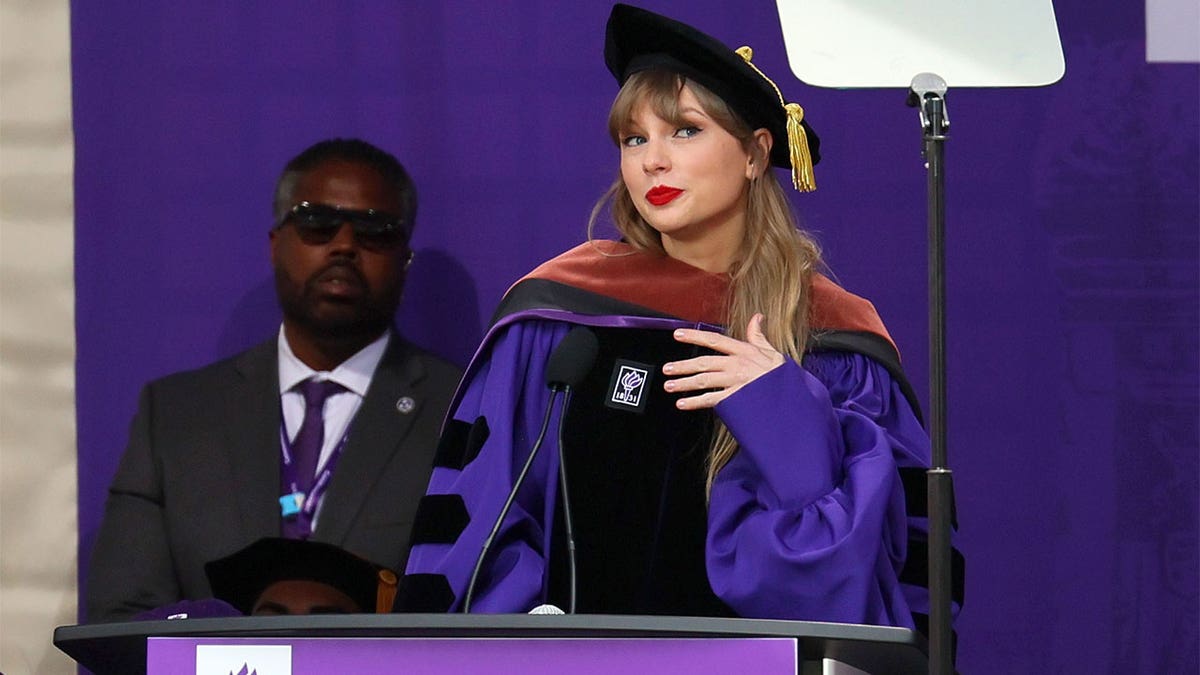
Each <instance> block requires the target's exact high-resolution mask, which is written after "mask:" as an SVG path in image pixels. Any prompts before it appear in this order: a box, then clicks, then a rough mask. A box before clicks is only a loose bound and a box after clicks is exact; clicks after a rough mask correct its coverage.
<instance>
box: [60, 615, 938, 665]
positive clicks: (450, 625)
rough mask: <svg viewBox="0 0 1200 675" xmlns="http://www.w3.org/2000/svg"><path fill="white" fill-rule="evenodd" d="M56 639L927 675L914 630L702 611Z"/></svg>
mask: <svg viewBox="0 0 1200 675" xmlns="http://www.w3.org/2000/svg"><path fill="white" fill-rule="evenodd" d="M54 644H55V645H56V646H57V647H58V648H59V649H61V650H62V651H63V652H65V653H67V654H68V655H69V656H71V657H72V658H74V659H75V660H76V661H77V662H78V663H79V664H80V665H81V666H84V667H85V668H87V669H89V670H90V671H92V672H93V673H94V674H95V675H108V674H110V673H112V674H117V673H119V674H121V675H128V674H130V673H134V674H138V673H148V675H162V674H164V673H171V674H172V675H179V674H184V675H191V674H193V673H194V674H195V675H213V674H214V673H219V674H220V675H239V672H241V673H242V675H249V674H250V673H255V672H256V673H257V674H258V675H277V674H278V675H284V674H286V675H309V674H315V673H331V672H354V673H361V674H362V675H372V674H374V673H393V672H403V673H406V674H413V675H417V674H422V673H461V672H471V673H481V674H497V675H498V674H502V673H503V674H508V673H513V674H516V673H520V674H521V675H537V674H539V673H562V672H571V673H573V674H576V675H578V674H586V673H611V672H622V673H638V672H646V673H651V672H653V673H656V674H657V675H665V674H668V673H689V675H694V674H697V673H699V674H703V673H729V672H738V673H746V674H747V675H776V674H779V675H784V674H792V675H794V674H796V673H803V674H805V675H811V674H816V673H829V674H845V675H851V674H856V673H870V674H872V675H889V674H893V673H894V674H905V675H907V674H909V673H926V672H927V671H928V654H927V645H926V642H925V638H924V637H922V636H921V635H919V634H917V633H915V632H914V631H911V630H908V629H904V628H892V627H886V626H866V625H857V624H839V623H821V622H809V621H774V620H760V619H719V618H707V617H657V616H616V615H580V614H576V615H524V614H521V615H512V614H492V615H487V614H476V615H462V614H353V615H308V616H273V617H234V618H213V619H182V620H173V621H142V622H131V623H110V624H90V625H79V626H61V627H59V628H57V629H55V631H54ZM222 659H224V660H222ZM568 669H569V670H568Z"/></svg>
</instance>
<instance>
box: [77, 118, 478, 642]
mask: <svg viewBox="0 0 1200 675" xmlns="http://www.w3.org/2000/svg"><path fill="white" fill-rule="evenodd" d="M415 215H416V193H415V190H414V187H413V184H412V181H411V180H410V178H409V177H408V174H407V173H406V172H405V170H404V168H403V167H402V166H401V165H400V163H399V162H398V161H396V159H395V158H394V157H392V156H391V155H389V154H387V153H386V152H383V151H382V150H379V149H378V148H376V147H374V146H372V145H370V144H368V143H365V142H363V141H359V140H342V139H335V140H330V141H323V142H321V143H317V144H316V145H314V146H312V147H310V148H308V149H307V150H305V151H304V152H302V153H300V154H299V155H298V156H296V157H295V158H294V159H292V161H290V162H289V163H288V164H287V166H286V167H285V168H284V171H283V174H282V176H281V177H280V179H279V182H278V185H277V188H276V192H275V199H274V223H273V226H272V227H271V228H270V231H269V238H270V251H271V263H272V267H273V268H274V274H275V286H276V291H277V294H278V297H279V303H280V307H281V309H282V313H283V325H282V326H281V327H280V331H279V334H278V335H277V336H275V337H273V338H271V339H270V340H267V341H266V342H264V343H262V344H260V345H258V346H257V347H254V348H252V349H250V350H248V351H246V352H243V353H241V354H238V355H236V356H234V357H232V358H230V359H227V360H224V361H221V362H218V363H216V364H213V365H210V366H207V367H205V368H201V369H199V370H196V371H191V372H186V373H179V374H175V375H171V376H168V377H166V378H163V379H161V380H157V381H154V382H151V383H150V384H148V385H147V386H146V387H145V389H144V390H143V392H142V396H141V401H140V405H139V410H138V413H137V416H136V417H135V418H134V422H133V425H132V430H131V433H130V440H129V444H128V446H127V448H126V451H125V456H124V457H123V458H122V460H121V464H120V467H119V469H118V471H117V475H116V477H115V478H114V480H113V483H112V487H111V488H110V490H109V498H108V502H107V504H106V507H105V515H104V520H103V523H102V525H101V529H100V533H99V535H98V538H97V542H96V546H95V550H94V552H93V559H92V564H91V568H90V578H89V583H88V598H87V600H88V602H87V604H88V619H89V621H113V620H122V619H126V618H129V617H132V616H133V615H135V614H138V613H140V612H143V611H145V610H148V609H153V608H156V607H161V606H163V605H169V604H171V603H175V602H178V601H181V600H193V599H201V598H207V597H210V596H211V592H212V591H211V588H210V587H209V583H208V580H207V578H206V576H205V573H204V563H205V562H207V561H209V560H215V559H218V558H221V557H223V556H226V555H229V554H230V553H232V552H234V551H237V550H239V549H241V548H243V547H245V546H247V545H248V544H250V543H251V542H254V541H256V540H258V539H260V538H262V537H278V536H280V535H282V536H285V537H289V538H293V539H311V540H314V541H323V542H328V543H331V544H335V545H337V546H340V547H342V548H344V549H346V550H348V551H351V552H353V553H354V554H356V555H358V556H361V557H363V558H365V559H367V560H370V561H371V562H373V563H375V564H377V565H380V566H383V567H387V568H391V569H403V568H404V565H405V561H406V558H407V556H408V549H409V530H410V529H411V526H412V522H413V517H414V515H415V511H416V507H417V504H418V502H419V500H420V498H421V496H422V495H423V494H424V492H425V488H426V485H427V483H428V480H429V474H430V470H431V466H432V462H433V456H434V451H435V449H436V446H437V438H438V432H439V427H440V424H441V421H442V418H443V416H444V414H445V411H446V407H447V406H448V405H449V402H450V397H451V396H452V395H453V391H454V387H455V386H456V385H457V383H458V379H459V376H460V375H461V371H460V370H459V369H458V368H456V367H455V366H453V365H451V364H449V363H447V362H445V361H443V360H441V359H439V358H437V357H435V356H432V355H430V354H428V353H426V352H424V351H422V350H420V349H419V348H417V347H415V346H414V345H412V344H411V343H409V342H407V341H406V340H404V339H403V338H402V337H401V336H400V335H399V334H398V333H397V332H396V331H395V329H394V328H393V327H392V324H393V321H394V319H395V315H396V310H397V308H398V306H399V303H400V297H401V293H402V291H403V288H404V279H405V274H406V271H407V269H408V265H409V264H410V263H411V262H412V257H413V255H412V250H411V249H410V248H409V240H410V237H411V235H412V228H413V222H414V217H415Z"/></svg>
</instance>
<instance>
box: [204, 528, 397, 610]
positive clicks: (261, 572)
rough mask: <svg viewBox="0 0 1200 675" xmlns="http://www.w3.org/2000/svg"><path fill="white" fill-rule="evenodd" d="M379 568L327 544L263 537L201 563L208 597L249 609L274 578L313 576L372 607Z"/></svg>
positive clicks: (293, 578) (277, 579)
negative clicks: (205, 577)
mask: <svg viewBox="0 0 1200 675" xmlns="http://www.w3.org/2000/svg"><path fill="white" fill-rule="evenodd" d="M380 569H381V568H380V567H378V566H376V565H375V564H374V563H371V562H370V561H367V560H364V559H362V558H360V557H358V556H356V555H354V554H353V553H350V552H348V551H346V550H345V549H342V548H339V547H337V546H334V545H332V544H325V543H322V542H316V541H300V540H296V539H282V538H279V537H265V538H263V539H259V540H258V541H256V542H254V543H253V544H250V545H249V546H247V547H246V548H243V549H242V550H240V551H237V552H235V553H233V554H231V555H228V556H226V557H224V558H220V559H218V560H213V561H210V562H208V563H206V564H205V565H204V573H205V574H206V575H207V576H208V583H209V585H210V586H212V591H213V597H215V598H217V599H220V600H224V601H225V602H228V603H229V604H231V605H233V606H234V607H237V608H238V609H239V610H240V611H241V612H242V613H243V614H250V612H251V610H253V609H254V602H255V601H256V600H258V596H259V595H261V594H262V592H263V591H264V590H266V589H267V587H268V586H270V585H271V584H274V583H275V582H277V581H293V580H304V581H316V582H318V583H323V584H327V585H329V586H332V587H334V588H336V589H338V590H339V591H341V592H342V593H345V594H346V595H347V596H349V597H350V598H351V599H352V600H354V601H355V602H356V603H358V605H359V607H361V608H362V611H363V612H366V613H374V612H375V597H376V593H377V590H378V587H379V570H380Z"/></svg>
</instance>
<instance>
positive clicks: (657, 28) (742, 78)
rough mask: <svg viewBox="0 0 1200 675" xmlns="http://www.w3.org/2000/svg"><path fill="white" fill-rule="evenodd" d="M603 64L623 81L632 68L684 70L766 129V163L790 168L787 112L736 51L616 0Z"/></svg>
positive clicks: (813, 148) (814, 148)
mask: <svg viewBox="0 0 1200 675" xmlns="http://www.w3.org/2000/svg"><path fill="white" fill-rule="evenodd" d="M604 63H605V65H606V66H608V70H609V72H611V73H612V74H613V76H614V77H616V78H617V83H618V84H622V85H623V84H625V81H626V80H627V79H629V76H630V75H633V74H634V73H637V72H640V71H643V70H651V69H657V68H661V69H664V70H668V71H672V72H676V73H679V74H680V75H683V76H684V77H686V78H687V79H689V80H691V81H694V82H696V83H698V84H700V85H701V86H703V87H705V88H706V89H708V90H709V91H711V92H712V93H714V94H716V95H717V96H719V97H720V98H721V99H722V100H723V101H725V102H726V103H728V104H729V106H730V107H731V108H733V110H734V111H735V112H737V114H738V115H740V116H741V117H742V119H743V120H745V122H746V123H747V124H749V125H750V127H751V128H752V129H767V130H768V131H770V132H771V136H772V137H773V138H774V143H773V145H772V147H771V163H772V164H774V165H775V166H779V167H784V168H790V167H791V159H790V156H789V154H788V141H787V138H788V136H787V113H786V112H785V111H784V108H783V104H782V103H781V102H780V100H779V96H778V94H776V93H775V89H774V88H773V87H772V86H771V85H770V84H769V83H768V82H767V81H766V80H765V79H764V78H763V76H762V75H760V74H759V73H758V72H756V71H755V70H754V68H752V67H750V66H749V65H748V64H747V63H746V62H745V60H743V59H742V57H741V56H739V55H738V54H737V52H735V51H733V50H732V49H730V48H729V47H728V46H726V45H725V44H723V43H722V42H721V41H719V40H717V39H716V38H713V37H711V36H709V35H706V34H704V33H701V32H700V31H698V30H696V29H695V28H692V27H691V26H688V25H686V24H683V23H680V22H678V21H675V20H674V19H669V18H667V17H665V16H662V15H659V14H655V13H654V12H650V11H647V10H644V9H640V8H638V7H632V6H630V5H623V4H618V5H615V6H613V9H612V14H610V15H609V17H608V26H607V33H606V36H605V43H604ZM801 124H802V125H803V126H804V130H805V133H807V135H808V147H809V152H810V153H811V155H812V161H813V164H816V163H817V162H819V161H820V160H821V153H820V145H821V141H820V139H819V138H817V134H816V133H815V132H814V131H813V129H812V127H811V126H810V125H809V124H808V120H807V119H806V120H804V121H803V122H802V123H801Z"/></svg>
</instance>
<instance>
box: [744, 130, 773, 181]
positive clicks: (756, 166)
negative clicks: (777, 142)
mask: <svg viewBox="0 0 1200 675" xmlns="http://www.w3.org/2000/svg"><path fill="white" fill-rule="evenodd" d="M771 142H772V139H771V132H769V131H767V130H766V129H756V130H755V131H754V135H753V136H752V137H751V138H750V148H749V150H750V157H749V159H748V160H747V161H746V178H747V179H749V180H754V179H755V178H758V177H759V176H761V175H763V173H765V172H766V170H767V167H768V166H770V165H771Z"/></svg>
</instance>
